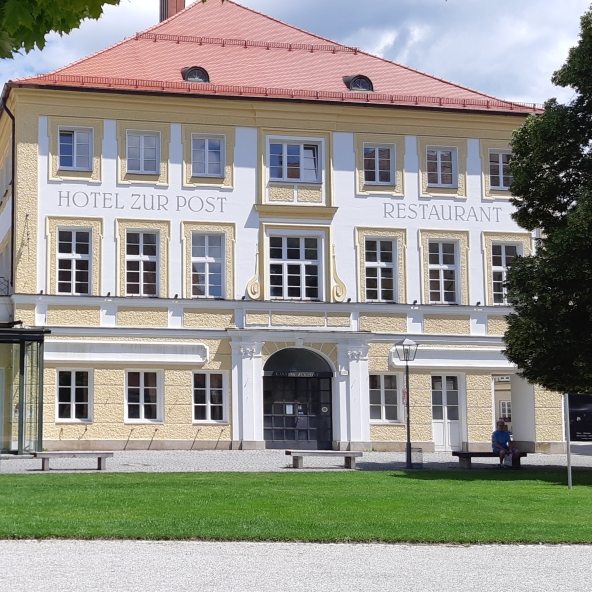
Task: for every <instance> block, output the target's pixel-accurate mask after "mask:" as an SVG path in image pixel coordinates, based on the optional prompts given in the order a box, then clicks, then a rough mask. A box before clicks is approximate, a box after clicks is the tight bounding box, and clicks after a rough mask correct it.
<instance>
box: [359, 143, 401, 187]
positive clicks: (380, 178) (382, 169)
mask: <svg viewBox="0 0 592 592" xmlns="http://www.w3.org/2000/svg"><path fill="white" fill-rule="evenodd" d="M394 156H395V150H394V148H393V147H391V146H379V145H372V144H364V183H370V184H377V185H380V184H383V185H391V184H392V183H393V179H394V169H395V166H394V165H395V158H394Z"/></svg>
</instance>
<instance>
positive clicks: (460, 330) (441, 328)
mask: <svg viewBox="0 0 592 592" xmlns="http://www.w3.org/2000/svg"><path fill="white" fill-rule="evenodd" d="M423 332H424V333H429V334H436V333H440V334H444V335H469V334H470V333H471V317H469V316H468V315H466V316H465V315H462V316H456V315H424V317H423Z"/></svg>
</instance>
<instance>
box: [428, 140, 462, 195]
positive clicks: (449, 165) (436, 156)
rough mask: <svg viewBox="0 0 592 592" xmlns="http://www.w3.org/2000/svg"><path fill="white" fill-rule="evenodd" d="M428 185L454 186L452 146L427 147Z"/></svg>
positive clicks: (454, 169) (454, 152) (454, 155)
mask: <svg viewBox="0 0 592 592" xmlns="http://www.w3.org/2000/svg"><path fill="white" fill-rule="evenodd" d="M427 168H428V185H432V186H439V187H456V185H457V179H456V176H457V173H456V150H454V149H452V148H428V149H427Z"/></svg>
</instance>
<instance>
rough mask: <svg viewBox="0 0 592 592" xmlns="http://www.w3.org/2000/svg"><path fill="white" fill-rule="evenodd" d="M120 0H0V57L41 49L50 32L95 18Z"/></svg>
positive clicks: (63, 29) (74, 26) (64, 29)
mask: <svg viewBox="0 0 592 592" xmlns="http://www.w3.org/2000/svg"><path fill="white" fill-rule="evenodd" d="M120 1H121V0H0V58H10V57H13V55H14V54H15V53H18V52H19V51H21V50H24V51H26V52H29V51H31V50H32V49H34V48H35V47H38V48H39V49H43V47H44V46H45V36H46V35H47V34H48V33H49V32H50V31H56V32H57V33H60V34H62V33H69V32H70V31H71V30H72V29H76V28H77V27H78V26H79V25H80V22H81V21H82V20H83V19H85V18H92V19H98V18H99V17H100V16H101V15H102V14H103V6H104V5H106V4H114V5H117V4H119V3H120Z"/></svg>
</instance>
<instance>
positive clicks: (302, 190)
mask: <svg viewBox="0 0 592 592" xmlns="http://www.w3.org/2000/svg"><path fill="white" fill-rule="evenodd" d="M298 201H299V202H302V203H307V202H308V203H322V202H323V190H322V189H321V188H320V187H301V186H299V187H298Z"/></svg>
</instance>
